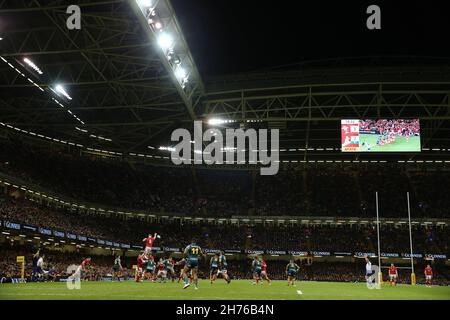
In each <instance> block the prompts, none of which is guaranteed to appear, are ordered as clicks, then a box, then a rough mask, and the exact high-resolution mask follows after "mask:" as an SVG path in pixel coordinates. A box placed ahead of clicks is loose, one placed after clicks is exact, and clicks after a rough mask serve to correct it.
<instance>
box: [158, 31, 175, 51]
mask: <svg viewBox="0 0 450 320" xmlns="http://www.w3.org/2000/svg"><path fill="white" fill-rule="evenodd" d="M158 45H159V46H160V47H161V49H163V50H167V49H170V48H172V46H173V38H172V37H171V36H170V35H168V34H167V33H162V34H161V35H160V36H159V38H158Z"/></svg>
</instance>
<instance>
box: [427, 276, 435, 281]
mask: <svg viewBox="0 0 450 320" xmlns="http://www.w3.org/2000/svg"><path fill="white" fill-rule="evenodd" d="M432 278H433V276H425V279H427V280H431V279H432Z"/></svg>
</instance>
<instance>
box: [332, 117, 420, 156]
mask: <svg viewBox="0 0 450 320" xmlns="http://www.w3.org/2000/svg"><path fill="white" fill-rule="evenodd" d="M421 149H422V148H421V142H420V121H419V119H378V120H376V119H375V120H374V119H366V120H355V119H350V120H341V150H342V152H420V151H421Z"/></svg>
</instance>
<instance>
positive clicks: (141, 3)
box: [136, 0, 152, 8]
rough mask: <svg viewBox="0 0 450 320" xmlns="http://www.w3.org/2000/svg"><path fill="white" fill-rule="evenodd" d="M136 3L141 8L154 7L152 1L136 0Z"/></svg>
mask: <svg viewBox="0 0 450 320" xmlns="http://www.w3.org/2000/svg"><path fill="white" fill-rule="evenodd" d="M136 2H137V4H138V5H139V7H141V8H148V7H151V6H152V0H136Z"/></svg>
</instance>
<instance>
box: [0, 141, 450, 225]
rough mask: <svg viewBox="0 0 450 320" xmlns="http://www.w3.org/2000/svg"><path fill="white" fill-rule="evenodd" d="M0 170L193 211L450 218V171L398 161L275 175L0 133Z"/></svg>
mask: <svg viewBox="0 0 450 320" xmlns="http://www.w3.org/2000/svg"><path fill="white" fill-rule="evenodd" d="M0 147H1V148H2V152H1V153H0V172H3V173H5V174H9V175H11V176H14V177H17V178H20V179H22V180H24V181H26V182H31V183H33V184H37V185H40V186H41V187H43V188H47V189H48V190H51V191H53V192H55V193H58V194H62V195H64V196H68V197H72V198H74V199H76V200H79V201H87V202H93V203H98V204H101V205H109V206H114V207H120V208H124V209H130V210H143V211H148V212H154V213H158V212H166V213H174V214H182V215H183V214H189V215H194V216H202V215H203V216H205V215H206V216H215V217H219V216H232V215H261V216H335V217H336V216H338V217H339V216H342V217H344V216H346V217H349V216H352V217H353V216H356V217H358V216H366V217H374V216H375V191H378V192H379V199H380V201H379V204H380V214H381V215H382V216H383V217H406V215H407V211H406V210H407V202H406V192H410V195H411V211H412V216H413V217H442V218H448V217H450V212H449V211H448V208H450V197H448V196H447V195H448V193H449V191H450V171H447V170H445V169H434V170H432V169H426V168H423V169H422V170H416V169H414V168H409V169H407V168H406V167H404V166H403V167H402V166H399V165H383V166H381V165H380V166H376V165H372V166H363V165H361V166H345V165H336V166H332V165H327V166H324V165H322V166H317V167H316V166H312V167H298V168H295V167H285V166H282V167H281V168H280V171H279V173H278V174H277V175H275V176H260V175H259V174H254V172H253V171H248V170H212V169H200V168H195V169H194V168H181V167H170V166H152V165H144V164H136V163H135V164H131V163H129V162H126V161H122V160H111V159H109V160H108V159H102V158H98V157H95V156H86V155H80V154H76V153H73V152H68V150H62V149H57V148H56V147H54V148H53V149H49V147H48V146H37V145H31V144H27V143H25V142H21V141H10V140H1V141H0Z"/></svg>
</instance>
